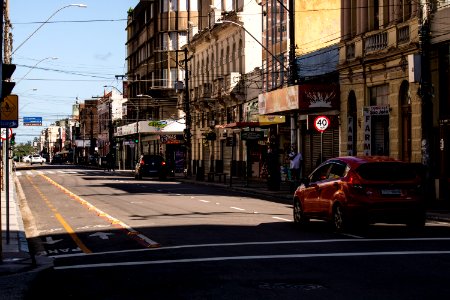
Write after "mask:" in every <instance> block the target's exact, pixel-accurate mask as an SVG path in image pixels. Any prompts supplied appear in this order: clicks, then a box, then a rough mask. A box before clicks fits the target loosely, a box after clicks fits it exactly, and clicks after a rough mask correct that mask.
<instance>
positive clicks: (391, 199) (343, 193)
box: [293, 156, 426, 231]
mask: <svg viewBox="0 0 450 300" xmlns="http://www.w3.org/2000/svg"><path fill="white" fill-rule="evenodd" d="M421 166H422V165H421V164H415V163H405V162H402V161H399V160H396V159H393V158H389V157H384V156H364V157H354V156H348V157H336V158H332V159H329V160H327V161H325V162H323V163H322V164H320V165H319V166H318V167H317V168H316V169H315V170H314V171H313V172H312V173H311V174H310V175H309V176H308V177H307V178H306V179H304V180H303V182H302V183H301V185H300V186H299V187H298V188H297V190H296V191H295V193H294V203H293V204H294V205H293V215H294V222H295V223H297V224H304V223H307V222H308V221H309V220H310V219H311V218H314V219H320V220H325V221H328V222H330V223H331V225H332V226H333V227H334V229H336V230H338V231H341V230H343V229H345V228H347V227H348V225H356V224H373V223H378V222H383V223H405V224H407V225H408V226H411V227H414V228H421V227H423V226H424V225H425V219H426V218H425V204H424V197H423V187H422V182H423V177H422V171H421V170H422V169H421Z"/></svg>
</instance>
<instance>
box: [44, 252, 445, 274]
mask: <svg viewBox="0 0 450 300" xmlns="http://www.w3.org/2000/svg"><path fill="white" fill-rule="evenodd" d="M444 254H450V251H380V252H347V253H306V254H284V255H249V256H219V257H206V258H189V259H166V260H153V261H136V262H122V263H99V264H84V265H72V266H60V267H53V268H54V269H55V270H67V269H84V268H104V267H118V266H137V265H158V264H159V265H160V264H175V263H191V262H212V261H226V260H257V259H286V258H288V259H292V258H317V257H362V256H394V255H404V256H406V255H444Z"/></svg>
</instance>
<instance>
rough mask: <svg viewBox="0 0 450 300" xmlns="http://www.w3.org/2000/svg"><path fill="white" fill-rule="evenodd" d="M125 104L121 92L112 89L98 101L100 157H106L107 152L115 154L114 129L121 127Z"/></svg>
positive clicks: (125, 100)
mask: <svg viewBox="0 0 450 300" xmlns="http://www.w3.org/2000/svg"><path fill="white" fill-rule="evenodd" d="M126 102H127V99H126V98H123V94H122V92H120V91H119V90H118V89H117V88H113V89H112V90H111V91H109V92H106V90H105V92H104V95H103V96H102V97H100V98H99V99H98V105H97V113H98V132H99V133H98V137H97V146H98V154H99V155H100V157H104V156H106V154H108V153H109V152H112V153H115V152H116V149H117V145H116V141H115V139H114V128H115V127H117V126H120V125H122V120H123V108H124V105H125V103H126Z"/></svg>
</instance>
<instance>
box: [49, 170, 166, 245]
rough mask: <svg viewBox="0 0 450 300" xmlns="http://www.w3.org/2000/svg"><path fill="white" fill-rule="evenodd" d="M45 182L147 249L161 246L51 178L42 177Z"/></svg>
mask: <svg viewBox="0 0 450 300" xmlns="http://www.w3.org/2000/svg"><path fill="white" fill-rule="evenodd" d="M41 176H42V177H43V178H44V179H45V180H47V181H48V182H49V183H50V184H52V185H54V186H55V187H57V188H58V189H60V190H61V191H63V192H64V193H65V194H67V195H68V196H69V197H70V198H71V199H73V200H75V201H77V202H78V203H80V204H81V205H83V206H85V207H86V208H87V209H89V210H92V211H94V212H95V213H96V214H97V215H98V216H99V217H103V218H104V219H106V220H107V221H108V222H109V223H110V224H111V225H114V226H116V227H118V228H120V229H123V230H125V231H126V232H127V235H128V236H129V237H130V238H132V239H134V240H136V241H137V242H139V243H140V244H141V245H143V246H144V247H146V248H155V247H160V244H159V243H158V242H156V241H153V240H152V239H150V238H148V237H147V236H145V235H143V234H142V233H140V232H139V231H137V230H135V229H134V228H132V227H130V226H129V225H127V224H125V223H124V222H122V221H120V220H119V219H116V218H114V217H113V216H111V215H109V214H107V213H105V212H104V211H102V210H100V209H99V208H97V207H95V206H94V205H92V204H91V203H89V202H88V201H86V200H84V199H83V198H81V197H80V196H78V195H76V194H74V193H73V192H71V191H70V190H68V189H66V188H65V187H63V186H62V185H60V184H58V183H57V182H55V181H54V180H52V179H51V178H49V177H47V176H45V175H41Z"/></svg>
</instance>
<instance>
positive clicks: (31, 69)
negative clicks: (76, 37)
mask: <svg viewBox="0 0 450 300" xmlns="http://www.w3.org/2000/svg"><path fill="white" fill-rule="evenodd" d="M47 59H53V60H55V59H58V58H57V57H46V58H43V59H41V60H40V61H38V62H37V63H36V64H35V65H34V66H33V67H31V68H30V70H28V72H27V73H26V74H25V75H23V76H22V78H20V79H19V80H18V81H17V82H16V86H17V85H18V84H19V83H20V82H21V81H22V80H23V79H24V78H25V77H27V75H28V74H30V72H31V71H33V69H34V68H36V66H37V65H38V64H40V63H41V62H43V61H44V60H47Z"/></svg>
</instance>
